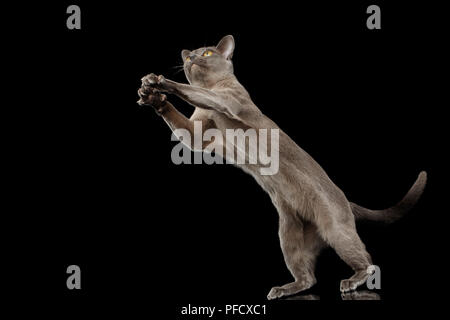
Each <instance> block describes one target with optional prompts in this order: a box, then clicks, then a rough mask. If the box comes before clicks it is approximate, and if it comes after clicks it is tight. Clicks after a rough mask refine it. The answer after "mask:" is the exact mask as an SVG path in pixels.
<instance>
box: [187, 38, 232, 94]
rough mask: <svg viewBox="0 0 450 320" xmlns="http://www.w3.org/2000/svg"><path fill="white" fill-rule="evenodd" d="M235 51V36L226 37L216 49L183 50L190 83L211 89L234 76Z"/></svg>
mask: <svg viewBox="0 0 450 320" xmlns="http://www.w3.org/2000/svg"><path fill="white" fill-rule="evenodd" d="M233 51H234V39H233V36H225V37H223V38H222V40H220V42H219V44H218V45H217V46H215V47H203V48H199V49H196V50H193V51H189V50H183V51H182V52H181V57H182V58H183V62H184V73H185V74H186V78H187V79H188V81H189V83H191V84H194V85H197V86H201V87H210V86H213V85H214V84H215V83H217V82H218V81H220V80H223V79H225V78H227V77H229V76H230V75H233V62H232V61H231V58H232V56H233Z"/></svg>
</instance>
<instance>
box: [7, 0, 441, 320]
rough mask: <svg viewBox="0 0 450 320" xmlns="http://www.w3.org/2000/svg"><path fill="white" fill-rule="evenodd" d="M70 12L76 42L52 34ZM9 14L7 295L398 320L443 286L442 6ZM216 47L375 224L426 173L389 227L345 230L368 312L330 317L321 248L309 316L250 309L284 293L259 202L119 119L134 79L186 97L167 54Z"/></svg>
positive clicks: (160, 130) (136, 117)
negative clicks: (76, 277) (409, 206)
mask: <svg viewBox="0 0 450 320" xmlns="http://www.w3.org/2000/svg"><path fill="white" fill-rule="evenodd" d="M426 3H427V4H426ZM70 4H78V5H80V7H81V12H82V18H81V19H82V29H81V30H68V29H67V28H66V18H67V16H68V15H67V14H66V13H65V11H66V8H67V6H68V5H70ZM369 4H378V5H380V7H381V10H382V29H381V30H368V29H367V28H366V19H367V16H368V15H367V14H366V8H367V6H368V5H369ZM15 10H16V12H18V13H19V16H20V17H19V18H18V19H14V21H13V22H11V23H10V24H9V29H7V30H8V31H11V32H8V35H9V36H10V37H9V39H10V40H12V41H13V48H15V49H18V50H17V51H14V52H13V54H12V57H11V58H10V59H9V60H7V61H6V62H7V63H10V64H12V65H13V66H17V70H20V72H17V73H15V75H16V76H17V80H15V81H13V82H12V84H13V87H15V89H16V90H18V91H19V92H18V95H17V96H16V97H17V98H16V99H17V100H16V102H15V103H14V104H13V105H12V107H11V108H10V109H12V110H11V111H13V115H12V116H11V117H10V118H7V122H9V124H12V125H11V128H12V130H10V131H9V135H7V136H6V137H7V140H8V142H9V143H10V145H11V147H12V148H13V149H12V152H11V153H10V155H11V159H12V162H11V165H10V167H8V171H9V173H11V175H12V176H13V179H12V180H11V181H12V182H11V183H10V185H9V188H8V193H7V194H6V195H7V197H9V199H10V200H12V201H13V205H12V206H11V209H9V210H10V211H9V214H8V216H9V217H10V218H11V222H10V224H9V226H8V229H9V230H10V231H11V230H12V231H13V232H12V233H13V235H12V236H11V237H9V240H8V243H10V244H11V245H8V246H7V248H8V249H10V253H11V254H12V258H11V259H8V260H7V261H5V264H6V265H7V266H9V267H11V270H13V271H15V273H11V274H10V275H11V276H10V277H8V278H10V280H12V282H13V283H14V288H15V289H17V292H18V294H19V296H20V295H25V294H29V295H30V296H32V297H35V298H42V299H44V301H46V302H47V303H48V306H49V307H51V306H54V305H60V306H64V307H65V308H66V309H65V310H69V311H70V312H75V311H80V310H81V312H85V311H83V310H87V309H86V308H88V307H94V308H96V310H97V311H99V312H101V313H103V312H109V311H114V312H115V311H116V310H117V311H119V310H125V311H126V312H136V313H141V312H143V313H144V314H148V315H152V314H154V313H156V312H166V317H167V318H177V319H181V318H182V317H181V316H180V315H179V312H180V308H181V307H182V306H185V305H187V304H189V303H190V304H196V305H217V306H219V305H224V304H235V303H238V304H241V303H242V304H250V303H259V304H262V303H266V304H267V305H268V306H269V311H270V312H269V313H271V314H272V315H282V314H283V313H286V312H292V314H294V315H300V314H302V315H306V314H308V315H309V314H311V315H312V314H314V313H315V312H320V313H323V312H324V311H325V310H326V308H325V309H324V308H323V307H322V304H327V303H328V304H331V305H333V306H334V308H336V309H337V310H339V309H340V310H343V311H344V312H345V313H346V314H347V315H349V313H353V312H354V310H355V308H356V309H358V308H357V307H358V306H359V307H361V306H363V308H360V309H363V310H364V312H369V311H370V313H371V312H372V311H371V310H375V309H376V310H381V312H384V311H385V310H386V309H385V307H386V306H389V307H392V306H395V307H397V310H398V311H399V312H403V310H405V309H404V308H408V309H409V310H411V308H414V307H417V306H419V305H423V303H424V301H435V300H438V299H439V298H442V297H443V296H442V295H441V294H437V291H436V290H437V288H438V287H439V286H441V287H445V286H444V285H443V284H439V282H440V280H439V279H440V277H441V276H442V275H443V273H445V262H444V258H445V252H444V251H443V249H442V245H443V244H444V242H443V238H445V233H444V232H443V229H441V228H443V227H444V225H443V224H444V222H443V220H442V219H443V216H445V214H446V213H445V212H443V211H442V210H441V209H438V199H439V197H438V193H439V184H438V181H439V179H440V176H441V173H440V172H438V170H437V168H436V160H437V159H438V156H439V154H438V152H439V153H442V152H443V151H442V146H443V141H444V139H443V132H444V128H445V127H443V126H442V124H443V121H442V122H441V120H443V110H444V108H445V107H446V105H445V101H446V100H445V99H444V89H447V88H448V81H447V80H446V76H447V75H446V74H445V72H444V67H445V66H444V63H446V59H444V57H448V55H447V52H446V51H445V49H444V47H445V46H444V44H445V41H446V40H445V39H446V37H445V36H446V35H447V38H448V34H446V32H444V29H443V27H444V20H443V19H442V16H443V13H442V12H443V11H442V10H443V8H440V7H438V6H435V5H432V4H430V3H429V2H424V1H423V2H422V3H420V2H419V3H412V2H406V1H405V2H396V5H394V4H392V3H384V2H379V1H378V2H374V3H372V2H370V3H369V2H360V3H356V2H355V3H347V2H344V1H339V3H336V1H334V2H331V1H330V2H314V4H310V3H303V2H298V3H296V4H295V5H294V4H289V3H284V2H277V3H270V4H264V3H262V2H256V3H253V4H250V3H248V4H247V5H246V6H245V7H244V4H243V2H242V1H241V2H234V1H229V2H214V3H213V2H212V1H209V2H198V1H191V2H190V1H184V2H183V3H166V4H162V3H160V2H152V1H146V2H145V3H133V2H131V1H127V2H122V3H116V4H112V3H108V2H103V3H101V2H97V4H95V5H94V4H92V3H88V2H87V1H78V2H73V3H72V2H70V3H69V2H63V3H59V4H52V5H50V4H46V5H43V4H39V5H36V4H35V5H33V6H31V7H30V6H28V7H27V6H24V7H23V8H15ZM17 10H18V11H17ZM18 30H20V31H22V32H21V35H20V36H14V34H15V32H16V31H18ZM226 34H232V35H233V36H234V38H235V40H236V49H235V52H234V58H233V61H234V66H235V74H236V76H237V78H238V79H239V81H240V82H241V83H242V84H243V85H244V86H245V87H246V88H247V90H248V91H249V93H250V95H251V96H252V99H253V101H254V102H255V104H256V105H257V106H258V107H259V108H260V109H261V110H262V111H263V112H264V113H265V114H266V115H268V116H269V117H270V118H271V119H272V120H274V121H275V122H276V123H277V124H278V125H279V126H280V127H281V128H282V129H283V130H284V131H285V132H286V133H288V134H289V135H290V136H291V138H292V139H293V140H294V141H296V142H297V143H298V144H299V145H300V146H301V147H302V148H303V149H304V150H306V151H307V152H308V153H310V154H311V155H312V156H313V158H314V159H315V160H316V161H317V162H319V164H321V166H322V167H323V168H324V169H325V170H326V172H327V173H328V174H329V176H330V177H331V179H332V180H333V181H334V182H335V183H336V184H337V185H338V186H339V187H340V188H341V189H342V190H344V192H345V193H346V195H347V197H348V198H349V199H350V200H351V201H353V202H356V203H358V204H360V205H363V206H366V207H369V208H385V207H389V206H391V205H393V204H395V203H396V202H397V201H398V200H400V199H401V197H402V196H403V195H404V194H405V193H406V191H407V190H408V188H409V187H410V186H411V185H412V183H413V182H414V181H415V179H416V177H417V175H418V173H419V172H420V171H421V170H426V171H427V172H428V176H429V180H428V185H427V188H426V191H425V193H424V195H423V198H422V199H421V200H420V202H419V204H418V205H417V207H416V208H415V209H414V210H413V211H411V212H410V214H408V215H407V216H406V217H404V218H403V219H402V220H401V221H399V222H397V223H395V224H393V225H389V226H383V225H377V224H371V223H365V224H361V225H359V228H358V231H359V234H360V236H361V238H362V240H363V241H364V243H365V244H366V246H367V248H368V251H369V252H370V253H371V255H372V257H373V260H374V263H375V264H377V265H379V266H380V268H381V270H382V278H381V279H382V289H381V290H380V291H379V292H378V293H379V294H380V296H381V298H382V300H381V302H376V303H375V304H372V305H368V304H367V303H366V304H364V305H361V304H357V303H356V302H355V304H348V303H343V302H341V297H340V293H339V282H340V280H341V279H344V278H348V277H349V276H351V274H352V272H351V269H350V268H349V267H347V266H346V265H345V263H344V262H343V261H341V260H340V259H339V258H338V257H337V255H336V254H335V253H334V251H332V250H331V249H327V250H325V251H324V252H323V253H322V255H321V257H320V259H319V261H318V265H317V270H316V276H317V278H318V283H317V285H316V286H315V287H314V288H313V289H311V290H309V291H308V292H307V293H312V294H315V295H317V296H319V297H320V299H321V302H320V303H317V302H308V301H274V302H267V301H266V300H265V297H266V295H267V293H268V291H269V290H270V288H271V287H272V286H275V285H281V284H284V283H287V282H290V281H291V276H290V274H289V272H288V270H287V269H286V267H285V264H284V261H283V257H282V254H281V250H280V248H279V241H278V235H277V232H278V231H277V225H278V216H277V212H276V210H275V208H274V207H273V206H272V204H271V201H270V199H269V197H268V196H267V195H266V194H265V193H264V192H263V191H262V189H261V188H260V187H259V186H258V185H257V184H256V182H255V181H254V180H253V179H252V178H251V177H250V176H248V175H246V174H244V173H243V172H242V171H240V170H238V169H236V168H234V167H232V166H229V165H228V166H226V165H214V166H208V165H180V166H177V165H174V164H172V162H171V158H170V152H171V150H172V147H173V146H174V145H175V142H172V141H170V134H171V132H170V130H169V128H168V127H167V126H166V124H165V123H164V122H163V120H162V119H161V118H159V117H158V116H157V115H156V114H155V113H154V112H153V111H152V110H150V109H148V108H142V107H139V106H138V105H137V104H136V100H137V99H138V97H137V94H136V91H137V89H138V88H139V86H140V78H141V77H142V76H144V75H146V74H148V73H150V72H153V73H156V74H163V75H164V76H166V78H169V79H173V80H176V81H180V82H186V80H185V78H184V74H183V73H182V72H179V73H177V72H176V70H177V69H175V68H173V67H174V66H176V65H180V64H181V63H182V61H181V57H180V52H181V50H182V49H195V48H197V47H201V46H204V45H214V44H216V43H217V42H218V41H219V40H220V38H221V37H222V36H224V35H226ZM16 58H19V60H15V59H16ZM13 59H14V60H13ZM13 61H14V62H13ZM16 61H19V62H16ZM443 76H444V77H443ZM10 84H11V83H10ZM169 99H170V100H171V101H172V102H173V104H174V105H175V106H176V107H177V108H178V109H179V110H180V111H182V112H183V113H185V114H186V115H190V113H191V112H192V107H191V106H189V105H187V104H186V103H184V102H182V101H181V100H179V99H178V98H176V97H169ZM447 104H448V103H447ZM8 252H9V251H8ZM71 264H77V265H79V266H80V267H81V270H82V289H81V290H80V291H69V290H68V289H67V288H66V278H67V274H66V268H67V266H69V265H71ZM444 278H445V277H444ZM411 301H420V302H419V303H418V304H411V303H410V302H411ZM46 305H47V304H45V303H44V304H43V306H46ZM86 312H87V311H86Z"/></svg>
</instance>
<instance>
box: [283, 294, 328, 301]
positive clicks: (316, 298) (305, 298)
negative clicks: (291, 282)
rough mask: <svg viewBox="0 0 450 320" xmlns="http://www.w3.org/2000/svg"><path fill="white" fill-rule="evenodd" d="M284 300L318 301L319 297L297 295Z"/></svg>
mask: <svg viewBox="0 0 450 320" xmlns="http://www.w3.org/2000/svg"><path fill="white" fill-rule="evenodd" d="M284 300H320V297H319V296H318V295H315V294H299V295H296V296H290V297H287V298H285V299H284Z"/></svg>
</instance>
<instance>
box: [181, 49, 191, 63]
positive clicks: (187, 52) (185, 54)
mask: <svg viewBox="0 0 450 320" xmlns="http://www.w3.org/2000/svg"><path fill="white" fill-rule="evenodd" d="M190 54H191V52H190V51H189V50H186V49H185V50H183V51H181V58H183V62H184V61H185V60H186V57H187V56H188V55H190Z"/></svg>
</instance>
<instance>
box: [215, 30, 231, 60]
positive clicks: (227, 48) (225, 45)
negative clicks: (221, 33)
mask: <svg viewBox="0 0 450 320" xmlns="http://www.w3.org/2000/svg"><path fill="white" fill-rule="evenodd" d="M216 48H217V50H218V51H219V52H220V53H221V54H222V55H223V56H224V57H225V59H231V58H232V57H233V51H234V38H233V36H232V35H228V36H225V37H223V38H222V40H220V41H219V44H218V45H217V47H216Z"/></svg>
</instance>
